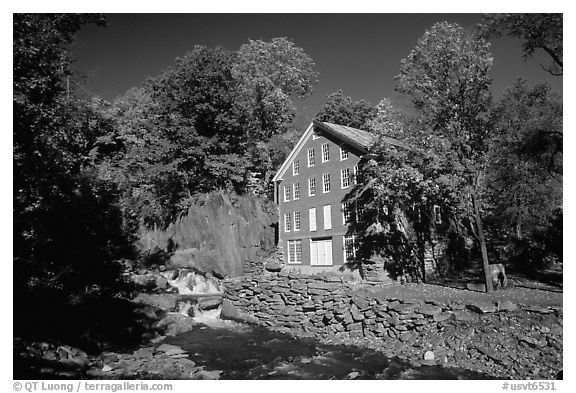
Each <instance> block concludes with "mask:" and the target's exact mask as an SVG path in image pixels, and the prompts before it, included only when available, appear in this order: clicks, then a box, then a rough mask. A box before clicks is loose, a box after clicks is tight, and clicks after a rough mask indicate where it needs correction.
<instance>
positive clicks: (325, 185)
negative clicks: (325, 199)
mask: <svg viewBox="0 0 576 393" xmlns="http://www.w3.org/2000/svg"><path fill="white" fill-rule="evenodd" d="M330 189H331V185H330V174H329V173H323V174H322V193H323V194H327V193H329V192H330Z"/></svg>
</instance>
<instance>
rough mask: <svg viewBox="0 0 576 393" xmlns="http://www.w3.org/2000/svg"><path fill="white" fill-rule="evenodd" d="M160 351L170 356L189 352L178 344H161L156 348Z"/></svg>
mask: <svg viewBox="0 0 576 393" xmlns="http://www.w3.org/2000/svg"><path fill="white" fill-rule="evenodd" d="M156 350H157V351H158V352H164V353H165V354H166V355H168V356H173V355H181V354H186V353H187V352H186V351H185V350H183V349H182V348H180V347H178V346H176V345H170V344H161V345H160V346H158V348H156Z"/></svg>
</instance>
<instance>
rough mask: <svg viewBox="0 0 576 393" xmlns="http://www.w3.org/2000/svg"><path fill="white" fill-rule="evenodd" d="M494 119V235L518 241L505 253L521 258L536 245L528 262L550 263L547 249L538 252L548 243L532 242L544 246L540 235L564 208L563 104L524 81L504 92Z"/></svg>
mask: <svg viewBox="0 0 576 393" xmlns="http://www.w3.org/2000/svg"><path fill="white" fill-rule="evenodd" d="M494 117H495V135H494V142H493V146H492V149H491V152H490V158H489V167H488V170H487V185H488V192H487V195H488V200H489V202H490V212H489V213H490V214H489V216H488V217H487V224H488V225H489V229H490V231H491V235H492V237H495V238H498V239H501V241H502V242H504V244H507V245H511V244H513V247H512V249H510V250H508V252H506V255H505V257H507V258H510V259H515V260H518V258H517V257H516V256H515V255H516V254H524V252H519V251H518V250H519V249H523V250H527V249H534V250H533V251H534V252H533V254H532V256H531V257H530V258H528V259H526V258H525V259H526V261H527V264H529V265H530V266H537V262H536V261H537V260H538V258H539V256H540V257H541V258H540V262H541V264H542V265H545V264H546V263H545V261H544V259H545V258H543V257H542V256H543V255H544V254H545V253H544V254H543V252H540V251H538V252H537V250H543V249H545V248H546V247H543V246H534V247H533V245H531V244H532V243H533V242H536V243H534V244H539V243H538V241H537V240H535V239H536V237H542V236H541V234H542V233H543V232H547V231H548V230H549V228H551V227H553V222H554V221H555V220H556V219H557V218H556V216H557V211H558V209H559V208H561V206H562V181H561V178H559V176H560V175H561V173H562V104H561V103H560V102H559V101H558V98H557V97H555V96H554V95H553V94H552V93H551V91H550V87H549V86H547V85H538V86H535V87H534V88H532V89H529V88H528V87H527V86H526V82H525V81H524V80H521V79H520V80H518V81H517V83H516V84H515V85H514V86H513V87H512V88H510V89H508V90H507V92H506V93H505V94H504V96H503V97H502V100H501V101H500V103H499V105H498V107H497V108H496V109H495V110H494ZM535 151H537V152H538V153H537V154H535ZM560 230H561V228H560ZM526 237H528V239H526ZM560 238H561V237H560Z"/></svg>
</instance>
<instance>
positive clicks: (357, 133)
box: [272, 120, 407, 181]
mask: <svg viewBox="0 0 576 393" xmlns="http://www.w3.org/2000/svg"><path fill="white" fill-rule="evenodd" d="M316 128H317V129H319V130H321V131H323V132H326V133H327V134H329V135H331V136H333V137H334V138H336V139H338V140H340V141H342V142H343V143H346V144H347V145H350V146H353V147H355V148H357V149H358V150H360V151H361V152H363V153H364V154H366V153H368V149H370V147H371V146H372V144H373V143H374V142H375V141H376V139H377V137H376V135H374V134H372V133H370V132H368V131H364V130H359V129H357V128H353V127H348V126H343V125H340V124H334V123H328V122H321V121H317V120H314V121H312V123H310V125H309V126H308V128H307V129H306V131H305V132H304V134H303V135H302V136H301V137H300V139H299V140H298V142H297V143H296V145H295V146H294V148H293V149H292V151H291V152H290V154H288V157H286V160H284V162H283V163H282V165H281V166H280V169H278V172H276V175H274V177H273V178H272V181H277V180H280V179H281V178H282V176H283V175H284V173H285V172H286V170H287V169H288V166H289V165H290V162H292V160H293V159H294V157H296V156H297V155H298V153H299V152H300V150H302V147H303V146H304V144H305V143H306V140H308V138H309V137H310V135H312V133H313V132H314V129H316ZM380 138H381V139H382V140H383V141H385V142H386V143H388V144H391V145H394V146H398V147H403V148H407V146H406V145H405V144H404V143H402V142H400V141H399V140H396V139H394V138H390V137H386V136H381V137H380Z"/></svg>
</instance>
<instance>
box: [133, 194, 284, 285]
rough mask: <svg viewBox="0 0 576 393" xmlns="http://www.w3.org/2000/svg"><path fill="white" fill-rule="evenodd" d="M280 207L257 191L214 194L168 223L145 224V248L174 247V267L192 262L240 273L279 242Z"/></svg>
mask: <svg viewBox="0 0 576 393" xmlns="http://www.w3.org/2000/svg"><path fill="white" fill-rule="evenodd" d="M275 214H276V213H275V209H273V208H272V206H271V205H270V204H269V203H268V202H266V201H264V200H262V199H257V198H256V197H235V199H234V201H232V200H231V198H230V197H228V196H227V195H224V194H214V195H212V196H211V197H210V198H209V199H208V200H207V201H206V202H205V203H203V204H198V205H194V206H191V207H190V208H189V210H188V214H186V215H184V216H182V217H180V218H179V219H178V220H176V222H174V223H172V224H170V225H169V226H168V228H166V229H152V230H146V229H143V230H142V231H141V235H140V246H141V249H142V250H143V251H153V250H158V249H160V250H165V251H170V252H173V254H172V257H171V260H170V264H171V265H172V266H171V267H173V268H190V269H195V270H198V271H200V272H204V273H212V274H214V275H216V276H218V277H226V276H240V275H242V274H243V273H244V266H245V264H246V261H253V260H257V259H259V253H261V252H262V251H271V250H273V248H274V244H275V239H274V226H275V224H276V223H277V221H278V220H277V218H276V216H275Z"/></svg>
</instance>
